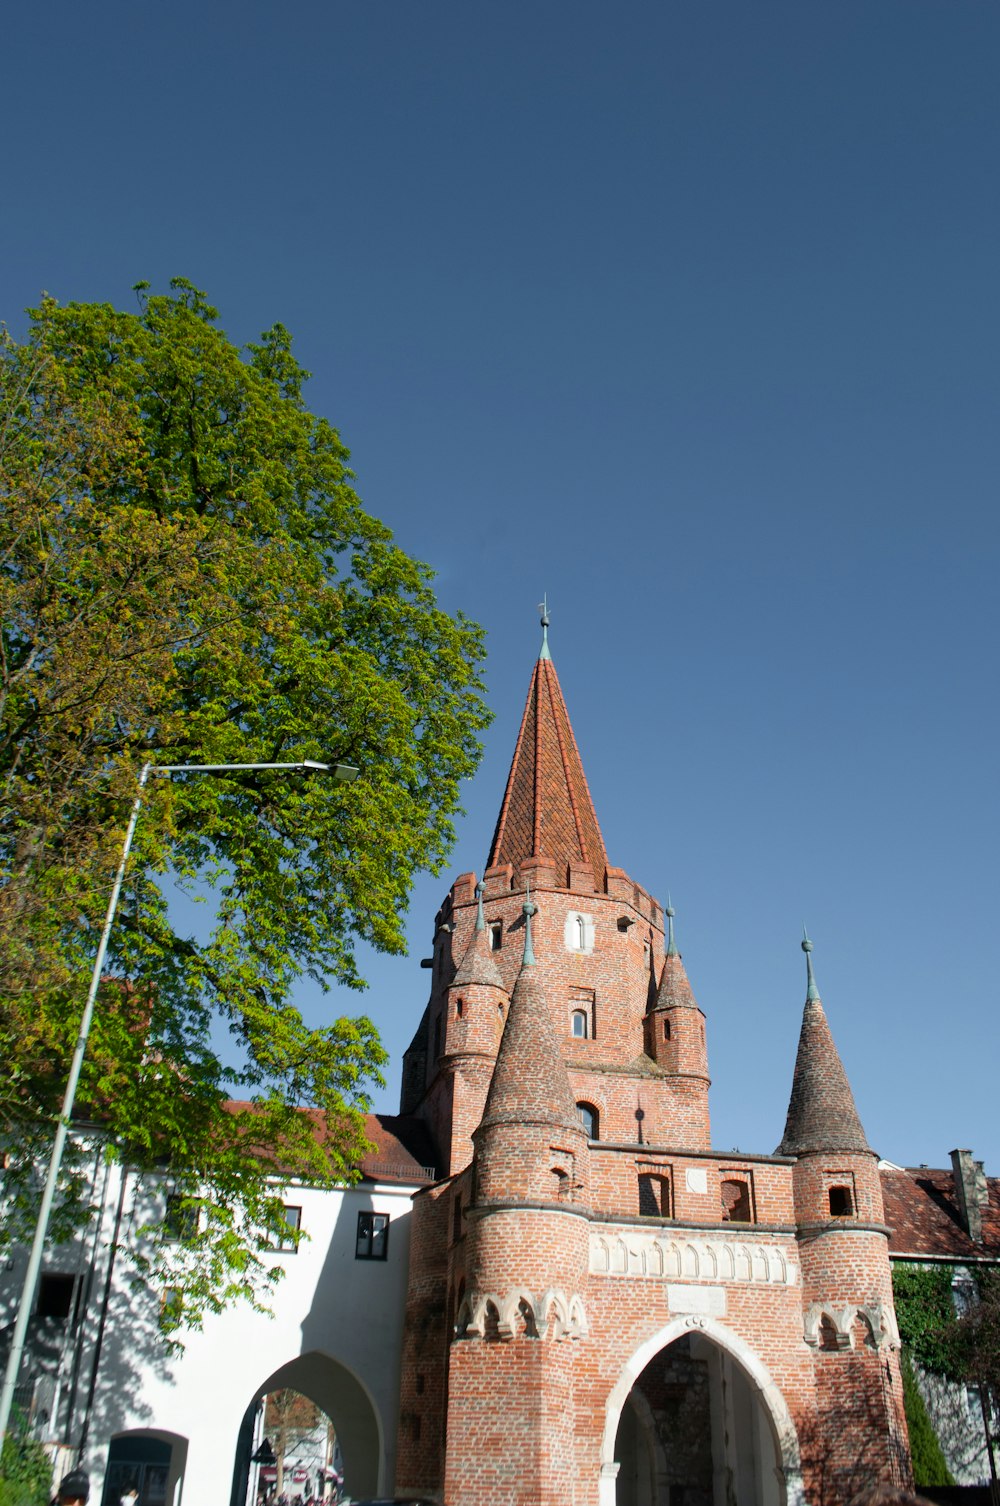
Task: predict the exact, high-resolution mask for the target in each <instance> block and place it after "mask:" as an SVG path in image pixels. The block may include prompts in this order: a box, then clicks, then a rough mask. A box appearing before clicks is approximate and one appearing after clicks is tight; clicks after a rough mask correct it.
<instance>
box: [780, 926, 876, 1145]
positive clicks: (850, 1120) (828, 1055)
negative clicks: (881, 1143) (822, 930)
mask: <svg viewBox="0 0 1000 1506" xmlns="http://www.w3.org/2000/svg"><path fill="white" fill-rule="evenodd" d="M803 946H804V948H805V943H803ZM811 949H812V943H811V942H810V943H809V945H808V949H807V950H806V956H807V961H808V964H809V965H808V985H809V986H808V992H807V996H806V1005H805V1010H804V1011H803V1015H802V1030H801V1033H800V1035H799V1050H798V1055H797V1057H796V1058H795V1073H794V1075H793V1077H792V1096H791V1099H790V1100H789V1104H788V1119H787V1121H786V1123H785V1133H784V1135H783V1137H782V1140H781V1144H780V1145H779V1146H778V1149H777V1152H776V1154H777V1155H779V1156H797V1155H803V1154H804V1153H805V1152H807V1151H815V1150H820V1151H830V1150H834V1151H867V1152H869V1153H871V1147H870V1146H869V1144H868V1141H867V1139H866V1138H865V1132H864V1130H863V1129H862V1127H861V1120H860V1119H859V1117H858V1111H857V1108H856V1107H855V1104H854V1094H853V1093H852V1092H851V1085H850V1083H849V1082H848V1081H847V1073H846V1072H845V1071H844V1064H843V1062H842V1061H841V1060H840V1056H839V1054H838V1052H837V1048H836V1046H835V1045H834V1044H833V1036H832V1035H831V1033H830V1026H829V1024H828V1023H827V1018H826V1014H825V1012H824V1009H823V1002H822V1000H821V999H820V996H819V990H818V989H817V987H816V980H815V978H814V977H813V971H812V962H811V959H809V956H808V953H809V951H811Z"/></svg>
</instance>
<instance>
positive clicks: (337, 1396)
mask: <svg viewBox="0 0 1000 1506" xmlns="http://www.w3.org/2000/svg"><path fill="white" fill-rule="evenodd" d="M119 1179H120V1173H119V1171H118V1170H117V1169H112V1171H111V1174H110V1176H109V1177H108V1178H105V1176H104V1172H103V1168H102V1171H101V1184H102V1185H101V1186H100V1187H99V1189H98V1190H99V1192H100V1195H101V1201H102V1202H103V1204H104V1215H103V1224H102V1227H101V1230H100V1238H99V1240H98V1241H97V1244H96V1248H93V1247H92V1244H88V1242H87V1241H81V1242H78V1243H77V1244H76V1245H70V1246H65V1247H63V1248H61V1249H59V1250H56V1251H54V1252H53V1254H52V1257H51V1259H50V1260H47V1261H46V1263H45V1267H44V1268H45V1269H46V1270H54V1269H61V1270H74V1269H76V1268H81V1269H88V1268H89V1269H90V1270H91V1271H92V1275H91V1279H90V1291H89V1298H88V1303H87V1316H86V1325H85V1340H84V1342H83V1344H82V1345H81V1347H80V1353H79V1356H78V1359H77V1364H76V1396H75V1408H74V1418H73V1421H72V1423H71V1424H70V1428H69V1432H70V1437H69V1438H68V1439H67V1438H59V1437H58V1436H53V1438H52V1441H54V1442H60V1443H65V1442H71V1443H72V1442H75V1441H76V1440H77V1439H78V1438H79V1434H80V1426H81V1422H82V1416H83V1411H84V1409H85V1401H86V1394H87V1386H88V1380H89V1377H90V1373H91V1370H92V1366H93V1360H94V1355H95V1340H96V1336H97V1330H98V1319H99V1314H100V1309H101V1304H102V1298H103V1295H104V1282H105V1277H106V1272H107V1267H108V1258H109V1254H110V1250H111V1245H112V1242H113V1240H112V1235H113V1230H114V1216H115V1211H116V1209H117V1206H118V1192H119V1188H120V1180H119ZM105 1181H106V1184H107V1185H106V1186H105V1185H103V1184H104V1182H105ZM412 1191H413V1187H412V1186H410V1187H395V1186H391V1185H375V1186H371V1185H365V1186H363V1187H360V1188H351V1189H345V1190H337V1191H333V1192H320V1191H317V1190H315V1189H312V1188H308V1187H296V1186H292V1187H289V1188H287V1189H285V1190H284V1192H283V1194H282V1195H283V1197H284V1201H285V1202H286V1203H290V1204H294V1205H296V1206H301V1208H302V1210H303V1211H302V1229H303V1231H304V1233H305V1235H306V1236H308V1237H307V1238H304V1239H303V1240H302V1242H301V1243H300V1245H299V1248H298V1251H297V1252H296V1253H294V1254H293V1253H288V1254H283V1253H282V1254H279V1253H275V1255H274V1257H273V1258H274V1260H275V1262H276V1263H277V1264H279V1265H280V1266H281V1267H283V1269H284V1271H285V1277H284V1279H283V1280H282V1281H281V1282H280V1283H279V1284H278V1286H277V1290H276V1292H275V1294H274V1297H273V1301H272V1306H273V1317H270V1318H269V1317H263V1316H261V1315H259V1314H256V1313H254V1312H252V1311H251V1309H250V1308H249V1306H247V1305H246V1304H236V1305H234V1306H233V1307H231V1308H229V1309H228V1310H227V1311H225V1312H224V1313H222V1314H220V1315H218V1316H211V1317H209V1318H207V1319H206V1321H205V1325H204V1328H203V1329H202V1330H201V1331H200V1332H195V1333H185V1332H183V1331H182V1333H181V1338H182V1340H183V1343H184V1349H183V1352H182V1353H181V1354H180V1355H178V1356H172V1355H171V1354H170V1353H169V1352H168V1350H167V1348H166V1346H165V1345H164V1344H163V1342H162V1340H161V1339H160V1338H159V1334H158V1330H157V1327H156V1319H157V1314H158V1310H159V1303H160V1293H159V1292H153V1291H150V1290H148V1289H144V1290H141V1291H139V1292H138V1293H137V1292H135V1291H133V1290H132V1287H131V1279H130V1278H131V1277H132V1276H133V1274H134V1273H133V1272H132V1270H131V1267H130V1264H129V1262H128V1261H127V1260H125V1259H123V1258H121V1257H118V1258H117V1260H116V1261H115V1263H114V1267H113V1280H112V1286H111V1289H110V1300H109V1304H108V1312H107V1321H106V1324H105V1331H104V1338H103V1346H102V1349H101V1354H100V1362H99V1368H98V1374H97V1384H96V1389H95V1395H94V1403H93V1408H92V1412H91V1420H90V1428H89V1440H88V1447H87V1451H86V1455H85V1457H84V1459H83V1460H82V1461H81V1462H82V1463H83V1465H84V1467H85V1468H86V1469H87V1470H88V1471H89V1472H90V1475H91V1481H92V1496H91V1499H92V1503H93V1506H100V1501H101V1487H102V1485H103V1481H104V1472H105V1464H106V1459H107V1450H108V1444H109V1442H110V1440H111V1439H112V1438H113V1437H114V1436H116V1435H119V1434H122V1433H126V1432H132V1431H140V1430H141V1431H147V1432H152V1433H155V1434H158V1435H159V1436H160V1437H163V1436H164V1435H169V1437H170V1440H171V1441H174V1440H187V1457H186V1462H185V1461H184V1449H183V1444H181V1445H179V1446H176V1447H175V1450H174V1457H175V1462H178V1461H179V1462H180V1464H181V1466H182V1468H183V1479H178V1480H177V1481H176V1482H172V1484H173V1483H176V1490H172V1492H171V1506H180V1502H181V1501H183V1506H228V1502H229V1499H230V1489H231V1483H232V1471H233V1461H234V1456H235V1452H236V1445H237V1436H238V1433H239V1429H240V1424H241V1422H242V1420H243V1418H244V1414H245V1413H246V1411H247V1408H248V1406H249V1405H250V1404H251V1403H252V1402H253V1401H254V1400H255V1399H256V1398H257V1397H259V1396H260V1395H262V1394H263V1392H264V1391H265V1390H267V1389H277V1387H278V1386H281V1385H288V1386H291V1387H293V1388H294V1389H297V1390H301V1391H303V1392H304V1393H305V1394H307V1395H310V1396H311V1397H312V1399H313V1400H314V1401H316V1402H317V1403H318V1404H319V1405H320V1406H321V1407H322V1408H323V1409H324V1410H325V1411H327V1412H329V1413H330V1415H331V1416H332V1417H333V1420H334V1424H335V1426H337V1430H338V1436H339V1438H340V1441H341V1444H342V1447H343V1450H344V1455H345V1474H346V1479H347V1485H348V1488H349V1489H350V1490H351V1491H352V1492H353V1493H354V1494H359V1493H368V1492H371V1493H373V1494H374V1493H376V1492H381V1491H391V1488H392V1484H393V1479H394V1473H395V1459H394V1455H395V1443H396V1424H397V1417H398V1409H399V1365H400V1347H401V1338H402V1331H403V1314H404V1307H405V1299H406V1282H407V1267H408V1256H409V1224H410V1196H411V1194H412ZM143 1196H145V1194H140V1197H143ZM155 1196H156V1198H157V1199H160V1193H159V1191H157V1192H156V1193H155ZM134 1198H135V1192H134V1189H133V1188H132V1187H127V1189H126V1199H125V1208H126V1217H125V1219H124V1220H123V1225H122V1228H121V1231H120V1232H121V1238H122V1239H123V1240H127V1239H131V1238H133V1237H134V1236H133V1235H132V1234H131V1232H130V1225H131V1226H134V1227H136V1228H138V1227H139V1225H140V1224H141V1223H142V1222H143V1221H144V1219H145V1217H146V1213H145V1212H144V1210H143V1208H142V1207H141V1206H140V1207H139V1208H137V1209H136V1210H135V1213H134V1215H133V1216H132V1217H131V1219H130V1218H129V1216H128V1214H129V1211H130V1210H131V1209H132V1205H133V1201H134ZM159 1206H160V1207H162V1206H163V1204H162V1201H160V1202H159ZM361 1210H370V1211H373V1212H376V1213H384V1214H388V1216H389V1218H390V1221H391V1222H390V1228H389V1241H388V1249H387V1258H386V1260H384V1261H376V1260H358V1259H356V1258H355V1243H356V1233H357V1215H358V1212H359V1211H361ZM12 1265H13V1268H12V1269H10V1270H9V1271H8V1272H7V1273H6V1274H5V1275H4V1277H3V1278H2V1279H3V1286H2V1289H0V1312H3V1311H4V1310H6V1311H5V1318H6V1319H7V1320H9V1315H10V1314H12V1312H13V1309H14V1306H15V1304H16V1301H17V1298H18V1295H19V1290H20V1281H21V1279H22V1277H23V1269H24V1265H23V1257H22V1258H21V1259H15V1261H14V1262H13V1263H12ZM49 1326H50V1327H52V1326H53V1325H49ZM54 1327H55V1329H56V1338H57V1342H58V1338H59V1337H60V1334H59V1325H58V1324H56V1325H54ZM303 1356H311V1358H309V1359H304V1358H301V1357H303ZM73 1368H74V1356H73V1353H72V1345H69V1344H67V1345H66V1346H65V1353H64V1354H63V1356H62V1360H61V1365H60V1369H61V1373H62V1380H61V1388H62V1399H63V1404H64V1405H65V1402H66V1400H67V1399H68V1395H69V1392H70V1390H71V1389H72V1383H73ZM62 1427H63V1430H64V1431H65V1427H66V1425H65V1422H63V1424H62ZM60 1462H61V1463H62V1462H64V1461H60Z"/></svg>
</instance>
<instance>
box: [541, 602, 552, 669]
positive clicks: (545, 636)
mask: <svg viewBox="0 0 1000 1506" xmlns="http://www.w3.org/2000/svg"><path fill="white" fill-rule="evenodd" d="M538 610H539V611H540V612H541V614H542V648H541V652H540V654H539V655H538V657H539V659H551V658H552V655H551V654H550V653H549V598H548V593H547V592H546V594H545V595H544V596H543V597H542V599H541V601H540V602H539V603H538Z"/></svg>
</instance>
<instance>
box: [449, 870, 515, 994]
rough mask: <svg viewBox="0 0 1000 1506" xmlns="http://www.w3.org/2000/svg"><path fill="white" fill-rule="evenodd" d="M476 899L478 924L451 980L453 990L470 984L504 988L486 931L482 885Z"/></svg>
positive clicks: (478, 889)
mask: <svg viewBox="0 0 1000 1506" xmlns="http://www.w3.org/2000/svg"><path fill="white" fill-rule="evenodd" d="M476 897H477V899H478V901H479V903H478V905H477V907H476V924H475V928H474V930H473V932H472V940H471V941H470V942H469V945H468V946H467V947H466V949H465V956H464V957H463V958H462V961H461V962H460V963H459V967H458V971H457V973H456V974H455V976H454V978H452V980H451V986H452V988H456V987H458V988H467V987H468V986H469V984H470V983H485V984H486V985H487V987H489V988H503V986H504V983H503V978H502V977H501V974H500V969H499V968H498V967H497V964H496V959H495V958H494V956H493V952H492V950H491V948H490V938H489V934H488V932H487V930H486V917H485V915H484V914H483V886H482V884H477V885H476Z"/></svg>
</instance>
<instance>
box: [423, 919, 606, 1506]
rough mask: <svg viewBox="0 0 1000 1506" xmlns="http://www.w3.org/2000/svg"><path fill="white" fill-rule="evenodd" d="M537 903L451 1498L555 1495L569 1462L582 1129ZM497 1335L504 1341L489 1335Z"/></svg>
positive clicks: (471, 1258) (483, 1170)
mask: <svg viewBox="0 0 1000 1506" xmlns="http://www.w3.org/2000/svg"><path fill="white" fill-rule="evenodd" d="M536 913H537V912H536V907H535V905H534V904H532V903H531V901H530V900H528V901H527V902H526V903H525V905H524V942H525V946H524V961H523V964H522V968H521V972H520V974H519V976H518V980H517V983H516V984H515V986H514V993H513V997H512V999H511V1005H510V1014H509V1017H508V1020H507V1024H506V1027H505V1029H504V1034H503V1040H502V1042H501V1045H500V1052H499V1055H498V1057H497V1062H496V1070H495V1072H494V1074H493V1081H492V1083H491V1085H490V1090H489V1096H488V1098H487V1101H486V1109H485V1112H484V1114H483V1119H482V1123H481V1124H480V1125H479V1127H478V1129H477V1130H476V1132H475V1135H474V1140H475V1147H476V1149H475V1159H474V1162H473V1186H472V1202H471V1206H470V1208H469V1210H468V1224H467V1229H468V1232H467V1235H466V1241H465V1244H466V1248H465V1251H464V1264H465V1283H466V1284H465V1292H464V1298H463V1301H462V1304H461V1306H460V1308H459V1311H458V1314H457V1320H456V1331H457V1333H458V1334H459V1336H460V1337H462V1338H465V1339H467V1340H469V1342H465V1343H455V1344H453V1346H452V1357H451V1367H450V1377H449V1407H448V1438H447V1468H446V1476H445V1498H446V1499H448V1500H453V1501H466V1500H470V1501H471V1500H479V1499H481V1500H483V1501H490V1502H492V1501H501V1500H502V1501H505V1502H510V1503H511V1506H514V1503H517V1506H547V1503H550V1502H551V1503H552V1506H556V1502H561V1501H563V1500H564V1499H565V1485H566V1478H567V1471H571V1469H572V1463H573V1378H574V1376H573V1359H574V1356H573V1354H572V1345H571V1343H569V1342H567V1341H569V1340H572V1339H574V1338H579V1337H581V1336H582V1334H583V1332H584V1330H585V1320H584V1316H583V1304H582V1299H581V1292H582V1290H583V1287H584V1284H585V1281H586V1277H587V1262H588V1253H589V1225H588V1221H587V1215H588V1212H589V1209H588V1207H587V1182H588V1160H587V1135H586V1131H585V1130H584V1128H583V1125H582V1124H581V1122H580V1117H579V1115H578V1113H577V1110H576V1105H575V1103H574V1101H573V1096H572V1093H571V1091H570V1084H569V1078H568V1076H567V1073H566V1067H565V1065H564V1063H563V1060H562V1056H561V1053H560V1050H559V1042H558V1040H557V1038H556V1033H555V1030H554V1028H553V1024H552V1018H551V1015H550V1013H549V1010H548V1008H547V1006H546V1002H545V999H544V997H543V996H542V993H541V989H540V987H539V969H538V967H537V965H536V963H535V958H534V953H533V948H532V938H531V920H532V917H533V915H534V914H536ZM476 1339H478V1340H480V1341H482V1340H487V1342H475V1340H476ZM497 1339H501V1340H504V1341H505V1342H501V1343H497V1342H489V1341H490V1340H497ZM512 1439H516V1440H517V1445H516V1448H513V1449H512V1447H511V1441H512ZM473 1482H474V1489H475V1492H476V1494H475V1495H474V1496H472V1495H470V1491H471V1490H472V1489H473Z"/></svg>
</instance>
